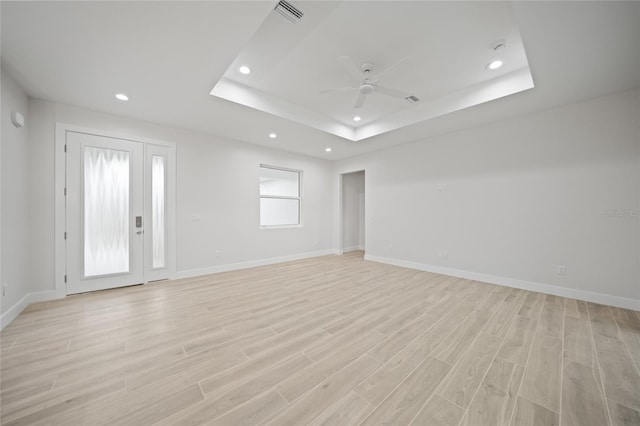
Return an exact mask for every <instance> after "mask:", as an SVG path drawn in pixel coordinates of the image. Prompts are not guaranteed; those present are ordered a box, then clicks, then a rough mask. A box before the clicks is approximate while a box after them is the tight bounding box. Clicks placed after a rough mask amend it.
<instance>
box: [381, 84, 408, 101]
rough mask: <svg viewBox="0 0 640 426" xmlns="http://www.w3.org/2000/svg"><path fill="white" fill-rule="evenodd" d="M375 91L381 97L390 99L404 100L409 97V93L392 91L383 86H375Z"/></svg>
mask: <svg viewBox="0 0 640 426" xmlns="http://www.w3.org/2000/svg"><path fill="white" fill-rule="evenodd" d="M375 91H376V92H378V93H381V94H383V95H387V96H391V97H392V98H398V99H404V98H406V97H407V96H411V93H408V92H403V91H401V90H397V89H392V88H390V87H385V86H376V87H375Z"/></svg>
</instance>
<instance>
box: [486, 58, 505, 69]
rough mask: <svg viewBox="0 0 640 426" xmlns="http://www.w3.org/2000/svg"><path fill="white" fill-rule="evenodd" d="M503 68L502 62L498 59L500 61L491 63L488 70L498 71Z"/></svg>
mask: <svg viewBox="0 0 640 426" xmlns="http://www.w3.org/2000/svg"><path fill="white" fill-rule="evenodd" d="M501 66H502V61H501V60H499V59H498V60H495V61H493V62H491V63H490V64H489V65H487V69H490V70H497V69H498V68H500V67H501Z"/></svg>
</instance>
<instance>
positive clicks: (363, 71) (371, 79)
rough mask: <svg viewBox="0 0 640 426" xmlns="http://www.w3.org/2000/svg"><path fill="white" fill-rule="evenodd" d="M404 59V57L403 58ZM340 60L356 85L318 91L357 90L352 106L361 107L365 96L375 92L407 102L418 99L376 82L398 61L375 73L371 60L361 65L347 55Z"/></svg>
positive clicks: (413, 101) (365, 98)
mask: <svg viewBox="0 0 640 426" xmlns="http://www.w3.org/2000/svg"><path fill="white" fill-rule="evenodd" d="M405 59H406V58H405ZM340 60H341V62H342V64H343V65H344V67H345V68H346V70H347V71H348V72H349V74H351V75H352V76H354V77H355V78H356V79H357V80H358V81H359V83H358V85H355V86H346V87H336V88H332V89H325V90H322V91H321V92H320V93H323V94H324V93H331V92H343V91H346V90H358V92H359V95H358V98H357V99H356V103H355V105H354V106H353V107H354V108H356V109H357V108H362V106H363V105H364V102H365V101H366V100H367V96H368V95H370V94H372V93H374V92H376V93H380V94H382V95H386V96H391V97H392V98H397V99H403V100H407V101H409V102H412V103H415V102H417V101H418V98H417V97H415V96H413V95H411V93H409V92H404V91H402V90H397V89H392V88H390V87H385V86H381V85H380V84H378V80H379V79H380V77H381V76H382V75H383V74H385V73H387V72H388V71H389V70H390V69H392V68H395V67H396V66H397V65H398V64H399V63H400V62H403V61H404V60H402V61H400V62H398V63H396V64H395V65H393V66H391V67H389V68H387V69H386V70H383V71H381V72H379V73H377V74H375V75H374V74H373V64H372V63H371V62H365V63H363V64H362V65H361V66H359V67H358V65H356V64H355V62H353V60H352V59H351V58H349V57H348V56H340Z"/></svg>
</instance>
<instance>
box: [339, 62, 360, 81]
mask: <svg viewBox="0 0 640 426" xmlns="http://www.w3.org/2000/svg"><path fill="white" fill-rule="evenodd" d="M340 62H342V65H343V66H344V67H345V69H346V70H347V71H349V74H351V75H352V76H353V77H354V78H355V79H356V80H358V81H360V80H362V77H363V74H362V71H361V70H360V68H359V67H358V65H356V63H355V62H353V59H351V58H350V57H348V56H340Z"/></svg>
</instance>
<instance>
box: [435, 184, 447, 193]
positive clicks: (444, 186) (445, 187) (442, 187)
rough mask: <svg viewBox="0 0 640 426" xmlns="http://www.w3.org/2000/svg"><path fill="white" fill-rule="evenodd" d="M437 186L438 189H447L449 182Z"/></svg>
mask: <svg viewBox="0 0 640 426" xmlns="http://www.w3.org/2000/svg"><path fill="white" fill-rule="evenodd" d="M436 188H438V191H446V190H447V184H446V183H439V184H437V185H436Z"/></svg>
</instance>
